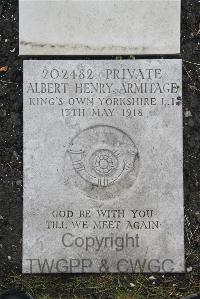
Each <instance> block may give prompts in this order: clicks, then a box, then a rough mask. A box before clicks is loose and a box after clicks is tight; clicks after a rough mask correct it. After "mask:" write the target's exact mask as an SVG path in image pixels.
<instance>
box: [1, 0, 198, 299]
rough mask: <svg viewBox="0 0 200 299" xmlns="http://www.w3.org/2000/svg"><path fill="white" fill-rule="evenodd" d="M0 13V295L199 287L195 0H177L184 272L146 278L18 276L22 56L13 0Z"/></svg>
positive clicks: (151, 294)
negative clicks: (15, 290) (179, 4)
mask: <svg viewBox="0 0 200 299" xmlns="http://www.w3.org/2000/svg"><path fill="white" fill-rule="evenodd" d="M161 1H162V0H161ZM0 15H1V22H0V294H1V292H3V291H5V290H7V289H9V288H15V287H18V288H22V289H26V290H28V291H30V292H32V294H34V295H35V298H60V297H59V296H61V295H62V296H64V297H62V298H86V297H87V298H135V299H136V298H153V299H162V298H163V299H166V298H180V297H181V296H182V295H186V294H190V293H195V292H198V291H200V276H199V275H200V274H199V248H200V234H199V232H198V228H199V224H200V212H199V205H200V97H199V94H200V82H199V79H198V78H199V74H200V38H199V37H200V25H199V21H200V1H198V0H182V37H181V45H182V50H181V55H179V56H178V57H179V58H182V59H183V114H184V120H183V122H184V123H183V125H184V192H185V243H186V267H187V273H186V274H181V275H165V276H162V277H161V276H159V275H155V279H154V280H153V282H152V280H149V276H148V275H141V274H140V275H136V274H135V275H125V276H124V275H101V276H100V275H82V276H81V275H62V276H59V275H52V276H48V275H46V276H45V275H44V276H43V277H41V276H38V275H36V276H32V277H30V276H26V275H21V256H22V246H21V245H22V204H23V199H22V186H23V178H22V149H23V145H22V137H23V123H22V112H23V101H22V77H23V72H22V62H23V59H22V58H21V57H19V56H18V4H17V1H15V0H0ZM30 58H31V57H30ZM41 58H42V57H41ZM46 58H49V59H50V58H52V59H53V57H45V59H46ZM59 58H64V57H59ZM76 58H77V57H76ZM80 58H84V57H79V59H80ZM91 58H92V57H91ZM104 58H105V57H104ZM113 58H115V57H113ZM125 58H128V57H125ZM158 58H159V57H158ZM26 59H27V57H26ZM43 59H44V57H43ZM65 59H67V57H65ZM86 290H87V292H85V291H86ZM43 295H49V296H50V297H42V296H43ZM81 295H83V297H81ZM68 296H69V297H68ZM75 296H77V297H75ZM88 296H89V297H88ZM120 296H121V297H120Z"/></svg>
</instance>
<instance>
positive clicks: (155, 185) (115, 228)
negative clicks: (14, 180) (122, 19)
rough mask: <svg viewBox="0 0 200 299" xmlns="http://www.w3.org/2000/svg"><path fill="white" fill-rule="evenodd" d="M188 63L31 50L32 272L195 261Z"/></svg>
mask: <svg viewBox="0 0 200 299" xmlns="http://www.w3.org/2000/svg"><path fill="white" fill-rule="evenodd" d="M181 69H182V62H181V60H176V59H171V60H167V59H165V60H159V59H157V60H107V61H105V60H102V61H98V60H87V61H83V60H76V61H74V60H73V61H70V60H68V61H59V60H57V61H53V60H39V61H37V60H34V61H31V60H29V61H24V228H23V272H24V273H60V272H61V273H77V272H83V273H84V272H86V273H87V272H108V273H109V272H162V273H163V272H182V271H184V232H183V227H184V225H183V221H184V216H183V172H182V171H183V144H182V142H183V140H182V101H181V93H182V87H181V86H182V84H181V81H182V75H181V72H182V70H181Z"/></svg>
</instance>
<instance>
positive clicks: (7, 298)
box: [0, 290, 33, 299]
mask: <svg viewBox="0 0 200 299" xmlns="http://www.w3.org/2000/svg"><path fill="white" fill-rule="evenodd" d="M0 299H33V297H31V295H29V294H27V293H24V292H22V291H16V290H12V291H8V292H6V293H4V294H2V295H0Z"/></svg>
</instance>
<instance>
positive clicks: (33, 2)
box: [19, 0, 180, 55]
mask: <svg viewBox="0 0 200 299" xmlns="http://www.w3.org/2000/svg"><path fill="white" fill-rule="evenodd" d="M19 2H20V19H19V21H20V23H19V33H20V54H22V55H29V54H33V55H35V54H37V55H125V54H175V53H179V52H180V0H131V1H115V0H114V1H110V0H107V1H99V0H98V1H97V0H94V1H73V0H68V1H67V0H64V1H63V0H53V1H52V0H50V1H49V0H20V1H19Z"/></svg>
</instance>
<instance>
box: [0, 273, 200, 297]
mask: <svg viewBox="0 0 200 299" xmlns="http://www.w3.org/2000/svg"><path fill="white" fill-rule="evenodd" d="M149 276H151V274H149V275H147V274H126V275H123V274H100V275H97V274H96V275H92V274H90V275H65V274H62V275H52V274H51V275H23V274H14V273H13V274H11V275H9V276H7V277H4V278H3V281H2V283H1V287H2V289H4V290H6V289H22V290H25V291H26V292H28V293H30V294H32V296H33V297H34V299H68V298H69V299H89V298H92V299H93V298H101V299H104V298H105V299H109V298H110V299H149V298H150V299H151V298H152V299H168V298H181V297H182V296H184V295H187V294H189V293H190V294H191V293H195V292H198V291H199V290H200V282H199V279H198V275H196V276H195V275H194V274H193V273H187V274H182V275H175V274H174V275H162V274H159V275H154V276H155V278H156V279H155V280H153V281H152V280H149Z"/></svg>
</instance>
